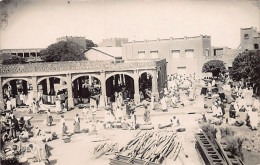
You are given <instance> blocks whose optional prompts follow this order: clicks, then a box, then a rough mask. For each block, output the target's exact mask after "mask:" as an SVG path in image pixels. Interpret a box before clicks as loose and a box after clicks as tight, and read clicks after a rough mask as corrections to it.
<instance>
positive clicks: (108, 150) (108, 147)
mask: <svg viewBox="0 0 260 165" xmlns="http://www.w3.org/2000/svg"><path fill="white" fill-rule="evenodd" d="M117 151H118V147H117V143H113V144H109V143H103V144H99V145H97V146H96V147H95V148H94V158H95V159H98V158H100V157H101V156H103V155H105V154H106V155H108V154H112V153H115V152H117Z"/></svg>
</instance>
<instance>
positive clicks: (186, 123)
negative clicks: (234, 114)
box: [15, 96, 260, 165]
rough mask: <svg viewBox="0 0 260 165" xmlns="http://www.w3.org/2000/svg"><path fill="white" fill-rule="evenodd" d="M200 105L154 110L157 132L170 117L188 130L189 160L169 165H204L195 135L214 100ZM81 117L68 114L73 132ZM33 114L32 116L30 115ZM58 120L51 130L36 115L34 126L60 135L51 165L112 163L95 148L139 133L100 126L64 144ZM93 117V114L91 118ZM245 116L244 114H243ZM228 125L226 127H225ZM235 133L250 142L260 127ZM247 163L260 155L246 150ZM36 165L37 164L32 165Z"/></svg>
mask: <svg viewBox="0 0 260 165" xmlns="http://www.w3.org/2000/svg"><path fill="white" fill-rule="evenodd" d="M197 100H199V101H196V102H190V103H189V104H187V105H185V107H182V106H179V107H178V108H170V109H169V111H168V112H161V111H151V121H152V123H153V125H154V127H155V130H156V129H158V124H162V123H166V122H169V121H170V118H172V117H173V115H175V116H176V117H177V118H178V119H179V120H180V123H181V125H180V126H179V127H178V128H186V131H184V132H181V133H178V136H179V137H180V138H181V139H183V148H184V152H185V153H186V154H187V155H188V158H186V157H183V156H182V157H181V161H180V160H179V159H177V160H176V161H175V162H171V161H170V162H169V161H165V163H166V165H168V164H176V165H178V164H192V165H200V164H202V163H201V160H200V158H199V156H198V153H197V151H196V150H195V137H194V134H195V133H197V132H199V131H200V127H199V124H198V119H201V117H202V115H201V114H202V113H206V114H207V111H210V110H209V109H210V108H207V109H204V108H203V105H204V103H205V104H207V105H209V106H210V105H211V104H212V101H213V100H206V101H205V102H204V101H203V103H202V100H204V97H203V96H199V97H198V98H197ZM228 109H229V105H228V104H227V107H226V115H227V114H228ZM143 112H144V109H142V108H139V109H137V110H136V115H137V123H142V122H143ZM77 113H78V114H79V115H80V116H81V117H82V110H81V109H79V108H75V109H74V110H72V111H69V112H66V113H65V114H64V116H65V120H66V123H67V125H68V128H69V131H71V132H72V131H73V118H74V117H75V115H76V114H77ZM15 115H17V117H20V116H24V115H27V116H28V114H27V111H26V109H24V111H23V110H18V111H16V112H15ZM30 115H31V114H30ZM52 115H53V117H54V125H53V126H51V127H48V126H46V124H45V123H44V122H43V121H44V120H45V118H46V114H41V115H39V114H33V115H31V116H33V120H32V124H33V125H34V126H38V127H39V128H40V129H41V130H43V131H51V132H56V133H57V134H58V135H59V137H60V138H59V139H57V140H54V141H50V142H48V144H49V145H50V146H51V147H52V148H53V149H52V150H51V153H52V156H51V157H50V161H51V165H70V164H77V165H85V164H100V165H102V164H104V165H105V164H109V158H112V157H113V156H114V155H104V156H102V157H101V158H99V159H95V158H94V154H93V152H94V147H96V146H97V145H98V144H101V143H104V142H107V143H118V145H119V146H120V147H121V146H124V145H125V144H127V142H128V141H130V140H131V139H133V138H134V136H135V135H136V134H137V133H138V132H139V130H121V129H116V128H114V129H111V130H104V129H103V128H102V125H100V126H98V128H97V130H98V131H97V133H80V134H75V135H73V137H72V141H71V142H70V143H64V141H63V140H61V126H60V124H59V120H60V115H57V114H52ZM88 117H89V118H90V115H89V116H88ZM241 117H243V114H241ZM97 118H98V119H99V120H101V121H102V120H103V119H104V111H102V110H101V111H98V113H97ZM225 126H228V125H226V124H222V125H221V127H225ZM231 127H232V128H233V129H234V130H235V131H236V135H238V136H242V137H247V139H250V137H252V136H253V135H254V134H255V133H256V132H257V133H259V134H260V128H259V129H258V130H257V131H251V130H250V129H249V128H248V127H247V126H242V127H235V126H231ZM83 128H90V129H91V126H90V124H85V123H84V122H83V119H82V122H81V129H83ZM167 129H177V128H176V127H171V128H167ZM96 139H101V140H102V139H103V140H105V141H102V142H92V141H93V140H96ZM244 162H245V164H246V165H257V164H260V152H255V151H250V152H248V151H246V150H245V149H244ZM30 164H35V165H36V163H30Z"/></svg>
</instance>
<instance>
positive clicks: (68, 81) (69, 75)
mask: <svg viewBox="0 0 260 165" xmlns="http://www.w3.org/2000/svg"><path fill="white" fill-rule="evenodd" d="M66 80H67V81H66V82H67V90H68V109H71V108H74V103H73V97H72V82H71V73H68V74H67V77H66Z"/></svg>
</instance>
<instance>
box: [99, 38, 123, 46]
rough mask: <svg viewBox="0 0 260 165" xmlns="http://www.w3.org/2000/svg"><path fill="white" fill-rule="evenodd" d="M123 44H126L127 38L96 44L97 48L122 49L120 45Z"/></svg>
mask: <svg viewBox="0 0 260 165" xmlns="http://www.w3.org/2000/svg"><path fill="white" fill-rule="evenodd" d="M125 42H128V38H109V39H103V41H102V42H101V43H100V44H98V47H122V43H125Z"/></svg>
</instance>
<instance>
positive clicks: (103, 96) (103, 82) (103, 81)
mask: <svg viewBox="0 0 260 165" xmlns="http://www.w3.org/2000/svg"><path fill="white" fill-rule="evenodd" d="M100 77H101V78H100V82H101V95H100V100H99V106H100V107H104V106H106V104H107V95H106V73H105V72H104V71H102V72H100Z"/></svg>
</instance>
